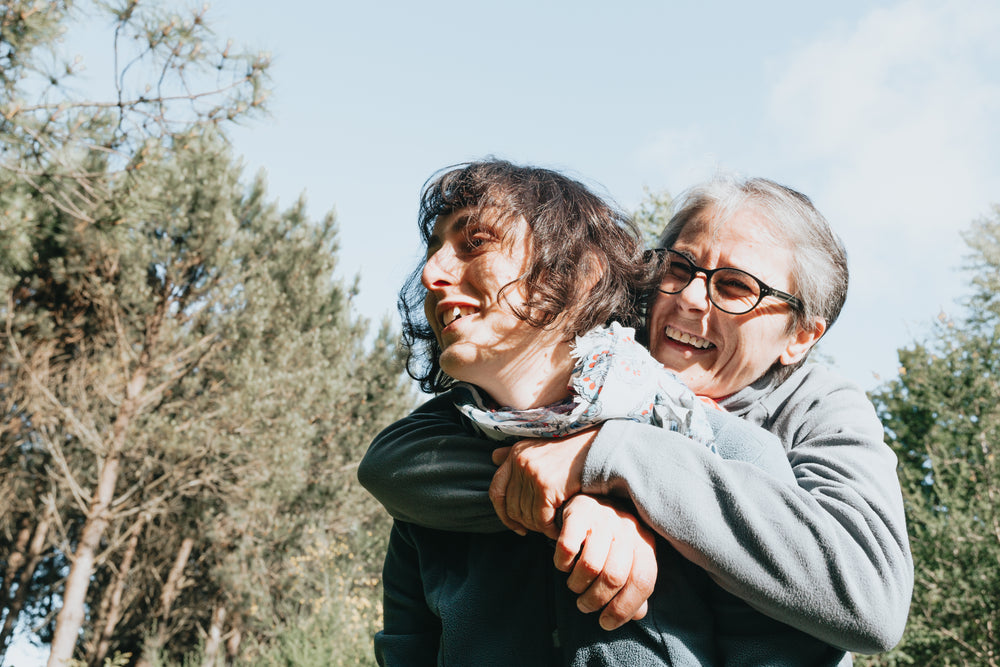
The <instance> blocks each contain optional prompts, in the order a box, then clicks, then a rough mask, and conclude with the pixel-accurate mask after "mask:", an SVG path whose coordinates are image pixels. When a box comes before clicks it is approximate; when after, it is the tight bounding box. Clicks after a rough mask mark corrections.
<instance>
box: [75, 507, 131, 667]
mask: <svg viewBox="0 0 1000 667" xmlns="http://www.w3.org/2000/svg"><path fill="white" fill-rule="evenodd" d="M142 524H143V519H142V518H141V517H140V519H139V522H138V525H136V526H135V527H134V532H133V533H132V537H130V538H129V540H128V544H127V545H126V547H125V554H124V555H123V556H122V562H121V565H119V566H118V573H117V575H115V579H114V583H113V585H112V587H111V594H110V596H108V597H107V598H106V599H107V606H106V608H105V609H103V610H102V611H103V612H104V613H103V614H102V617H103V618H104V623H103V628H100V629H98V628H94V630H95V634H96V635H97V640H96V648H95V650H94V652H93V655H92V656H91V657H90V660H88V662H89V663H90V664H91V665H93V667H100V665H101V664H102V663H103V662H104V658H105V656H107V654H108V649H109V648H110V646H111V637H113V636H114V633H115V628H116V627H117V626H118V621H119V620H121V617H122V594H123V593H124V592H125V580H126V579H127V578H128V573H129V570H131V569H132V560H133V559H134V558H135V552H136V549H137V547H138V546H139V533H140V532H142ZM102 606H103V605H102Z"/></svg>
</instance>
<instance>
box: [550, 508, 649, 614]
mask: <svg viewBox="0 0 1000 667" xmlns="http://www.w3.org/2000/svg"><path fill="white" fill-rule="evenodd" d="M563 522H564V523H563V529H562V531H561V532H560V534H559V539H558V540H557V542H556V552H555V556H554V561H555V564H556V567H557V568H559V569H560V570H562V571H564V572H570V576H569V578H568V580H567V585H568V586H569V588H570V589H571V590H572V591H573V592H575V593H580V596H579V598H578V599H577V606H578V607H579V609H580V610H581V611H583V612H586V613H589V612H593V611H597V610H598V609H601V610H602V611H601V616H600V619H599V620H600V624H601V627H602V628H604V629H605V630H613V629H615V628H618V627H621V626H622V625H624V624H625V623H627V622H628V621H629V620H631V619H638V618H642V617H643V616H645V615H646V613H647V611H648V604H647V599H648V598H649V596H650V595H651V594H652V592H653V588H654V586H655V584H656V574H657V565H656V549H655V534H654V533H653V532H652V531H650V530H649V529H648V528H646V527H645V526H643V525H642V524H640V523H639V522H638V520H637V519H635V517H633V516H632V515H630V514H628V513H627V512H624V511H622V510H620V509H619V508H617V507H615V506H614V505H613V504H612V503H611V502H610V501H606V500H596V499H593V498H590V497H589V496H574V497H573V498H572V499H571V500H570V501H569V502H567V503H566V507H565V513H564V516H563Z"/></svg>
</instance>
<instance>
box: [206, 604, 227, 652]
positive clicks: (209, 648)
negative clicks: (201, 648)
mask: <svg viewBox="0 0 1000 667" xmlns="http://www.w3.org/2000/svg"><path fill="white" fill-rule="evenodd" d="M225 622H226V608H225V607H223V606H222V604H221V603H220V604H219V605H217V606H216V607H215V611H214V612H212V625H211V626H210V627H209V629H208V637H207V638H206V639H205V657H204V658H203V659H202V661H201V667H215V660H216V658H218V656H219V647H220V646H221V645H222V626H223V624H224V623H225Z"/></svg>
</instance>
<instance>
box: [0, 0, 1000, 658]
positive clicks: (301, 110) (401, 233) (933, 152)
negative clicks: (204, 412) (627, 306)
mask: <svg viewBox="0 0 1000 667" xmlns="http://www.w3.org/2000/svg"><path fill="white" fill-rule="evenodd" d="M208 19H209V21H210V23H211V24H212V25H213V26H214V27H215V30H216V32H217V33H218V35H219V36H220V37H221V38H222V39H225V38H232V39H233V40H234V41H235V42H236V43H237V44H243V45H246V46H248V47H252V48H256V49H262V50H266V51H269V52H270V53H271V54H272V56H273V63H274V64H273V69H272V76H273V82H274V92H273V95H272V97H271V101H270V115H269V116H268V117H265V118H261V119H258V120H256V121H253V122H251V123H249V124H247V125H246V126H244V127H241V128H239V129H237V130H236V131H235V132H234V133H233V138H234V145H235V149H236V152H237V153H238V154H241V155H242V156H244V160H245V163H246V167H247V171H248V177H249V176H250V175H251V174H252V173H253V172H256V171H257V170H258V169H266V170H267V173H268V179H269V183H270V192H271V196H272V197H274V198H277V199H279V200H280V202H281V204H282V205H283V206H288V205H291V204H292V203H293V202H294V201H295V199H297V198H298V197H299V195H300V194H303V193H305V196H306V198H307V201H308V210H309V212H310V214H311V215H313V216H314V217H317V218H318V217H320V216H322V215H323V214H325V213H326V212H327V211H330V210H335V211H336V213H337V217H338V220H339V224H340V229H341V241H342V244H341V254H340V257H341V276H343V277H344V278H346V279H348V280H349V279H351V278H353V276H354V275H356V274H357V275H360V288H361V293H360V296H359V298H358V301H357V307H358V310H359V312H360V313H361V314H363V315H365V316H366V317H369V318H372V319H373V320H376V321H377V320H378V319H380V318H381V317H382V316H383V315H386V314H392V315H394V313H395V308H394V303H395V293H396V290H397V289H398V287H399V286H400V284H401V283H402V281H403V279H404V277H405V276H406V274H407V273H408V272H409V271H410V270H411V269H412V268H413V267H414V266H415V264H416V262H417V260H418V258H419V257H420V256H421V255H422V249H421V248H420V247H419V241H418V238H417V235H416V226H415V213H416V204H417V197H418V194H419V192H420V187H421V185H422V184H423V183H424V181H425V180H426V179H427V177H428V176H430V175H431V174H432V173H433V172H434V171H436V170H438V169H440V168H441V167H444V166H446V165H449V164H454V163H457V162H461V161H464V160H469V159H475V158H480V157H483V156H486V155H496V156H499V157H504V158H508V159H511V160H514V161H518V162H526V163H531V164H537V165H541V166H546V167H552V168H557V169H561V170H565V171H567V172H569V173H571V174H572V175H574V176H576V177H578V178H581V179H583V180H584V181H586V182H588V183H590V184H592V185H594V186H595V187H597V188H598V189H599V190H600V191H602V192H604V193H605V194H607V195H609V196H611V197H612V198H614V199H615V200H616V201H617V202H618V203H619V204H620V205H622V206H624V207H626V208H629V209H632V208H635V207H636V206H637V205H638V204H639V202H640V201H641V200H642V198H643V196H644V189H645V188H648V189H651V190H654V191H661V190H666V191H669V192H671V193H673V194H677V193H678V192H680V191H682V190H683V189H684V188H686V187H688V186H691V185H693V184H694V183H696V182H697V181H699V180H703V179H705V178H707V177H709V176H711V175H712V173H714V172H715V171H716V170H720V169H721V170H730V171H738V172H740V173H744V174H747V175H755V176H766V177H769V178H772V179H774V180H777V181H779V182H782V183H784V184H786V185H789V186H791V187H794V188H796V189H798V190H801V191H802V192H804V193H806V194H807V195H809V196H810V197H812V198H813V200H814V201H815V202H816V204H817V206H818V207H819V209H820V210H821V211H823V213H824V214H825V215H826V216H827V218H828V219H829V220H830V221H831V223H832V224H833V226H834V228H835V229H836V230H837V231H838V233H839V234H840V235H841V236H842V237H843V239H844V241H845V244H846V245H847V248H848V252H849V256H850V266H851V270H852V287H851V292H850V295H849V297H848V302H847V306H846V308H845V310H844V313H843V315H842V317H841V320H840V321H839V322H838V323H837V324H836V326H835V327H834V328H833V329H832V330H831V332H830V334H829V335H828V337H827V338H826V339H825V340H824V342H823V343H822V351H823V352H824V354H825V355H826V356H828V357H831V358H832V360H833V362H834V365H836V367H837V368H838V369H839V370H840V371H841V372H842V373H843V374H844V375H846V376H847V377H849V378H850V379H852V380H854V381H856V382H858V383H859V384H860V385H861V386H862V387H864V388H866V389H870V388H873V387H874V386H876V384H877V378H876V375H877V376H878V377H881V378H883V379H885V378H889V377H892V376H893V375H894V374H895V373H896V367H897V364H896V356H895V352H896V349H897V348H899V347H901V346H905V345H908V344H910V343H911V342H913V341H914V340H915V339H918V338H920V337H921V336H922V335H924V333H925V332H926V330H927V326H928V323H929V322H931V321H932V320H933V319H934V318H935V317H936V316H937V315H938V314H939V313H940V312H942V311H945V312H951V313H955V312H957V307H956V306H955V304H954V300H955V299H956V298H958V297H960V296H962V295H963V294H966V293H967V288H966V286H965V285H966V280H965V278H964V276H963V274H962V273H961V272H960V271H959V267H960V265H961V261H962V257H963V254H964V253H965V246H964V244H963V243H962V241H961V239H960V236H959V233H960V231H961V230H964V229H967V228H968V226H969V223H970V222H971V221H972V220H973V219H975V218H977V217H979V216H982V215H985V214H986V213H987V212H988V211H989V207H990V204H991V203H1000V123H998V122H997V119H998V118H1000V40H998V39H997V38H996V35H998V34H1000V3H996V2H995V1H994V0H967V1H965V0H963V1H957V0H956V1H949V0H913V1H909V0H904V1H899V2H894V1H882V0H874V1H872V0H869V1H864V2H862V1H860V0H840V1H839V2H826V3H805V2H801V0H796V1H794V2H793V1H777V0H771V1H768V0H762V1H759V2H754V3H748V2H732V1H730V2H703V3H692V2H685V3H681V2H654V1H652V0H642V1H635V2H620V3H614V4H612V3H609V2H593V1H591V0H574V1H573V2H569V1H565V2H563V1H558V2H557V1H544V0H508V1H507V2H503V3H476V2H469V1H468V0H464V1H443V0H426V1H424V2H420V3H413V2H408V1H406V2H404V1H400V0H391V1H385V2H378V3H365V2H357V1H352V2H338V1H334V2H307V3H293V4H289V3H277V2H273V1H272V2H263V1H260V0H217V1H216V2H214V3H212V6H211V9H210V11H209V13H208ZM85 35H86V36H85V37H83V38H80V37H79V35H76V36H74V35H73V33H72V32H71V34H70V39H68V40H67V48H68V49H70V50H71V51H78V52H79V53H80V54H81V55H82V56H83V57H84V61H85V64H86V66H87V70H86V73H85V74H86V76H87V77H89V78H90V79H91V81H92V82H93V83H95V84H99V83H100V82H102V81H103V82H109V81H110V78H111V75H110V74H109V73H108V70H107V66H108V63H109V61H110V55H111V52H110V44H111V38H110V30H109V29H103V30H102V29H101V25H100V24H97V25H94V26H91V27H90V28H88V30H87V32H86V33H85ZM9 657H10V660H8V664H16V665H23V664H32V662H31V658H21V661H20V662H19V661H18V659H17V658H15V657H14V656H13V655H11V656H9ZM12 661H13V662H12ZM25 661H26V662H25Z"/></svg>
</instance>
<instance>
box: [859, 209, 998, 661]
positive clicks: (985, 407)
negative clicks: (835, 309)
mask: <svg viewBox="0 0 1000 667" xmlns="http://www.w3.org/2000/svg"><path fill="white" fill-rule="evenodd" d="M966 240H967V242H968V243H969V245H970V247H971V248H972V249H973V251H974V253H973V256H972V257H971V259H970V264H969V268H970V270H972V271H974V272H975V274H974V276H973V280H972V285H973V294H972V296H971V297H970V299H969V304H970V306H971V308H970V310H969V314H968V316H967V317H966V318H965V319H963V320H960V321H955V320H952V319H950V318H948V317H946V316H944V315H942V316H941V317H940V318H939V320H938V322H937V323H936V324H935V326H934V328H933V330H932V334H931V336H930V337H929V340H928V341H927V342H926V343H923V344H915V345H914V346H912V347H911V348H905V349H901V350H900V351H899V360H900V364H901V369H900V376H899V378H898V379H897V380H895V381H893V382H891V383H889V384H887V385H886V386H885V387H883V388H882V389H880V390H879V391H877V392H875V394H874V395H873V397H872V398H873V400H874V402H875V404H876V406H877V408H878V411H879V415H880V417H881V419H882V422H883V424H884V425H885V428H886V433H887V437H888V442H889V443H890V445H892V447H893V448H894V449H895V450H896V453H897V455H898V456H899V461H900V464H899V474H900V480H901V482H902V486H903V493H904V498H905V501H906V510H907V523H908V529H909V534H910V537H911V541H910V542H911V548H912V550H913V557H914V563H915V571H916V582H915V590H914V596H913V604H912V608H911V615H910V622H909V625H908V627H907V630H906V634H905V636H904V638H903V642H902V643H901V644H900V646H899V647H897V648H896V649H895V650H894V651H892V652H891V653H889V654H887V655H886V656H883V657H882V658H880V660H879V662H880V663H882V664H903V663H907V664H909V663H912V664H919V665H923V664H942V665H952V664H955V665H957V664H982V665H996V664H1000V655H998V653H997V646H1000V567H998V565H1000V460H998V457H997V453H998V451H997V450H998V447H1000V355H997V349H998V343H1000V309H997V308H996V303H997V301H996V299H997V294H998V289H1000V281H998V279H997V277H998V275H1000V209H996V208H995V209H994V218H993V219H984V220H980V221H978V222H976V223H975V224H974V225H973V231H972V232H970V233H968V234H967V235H966Z"/></svg>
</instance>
